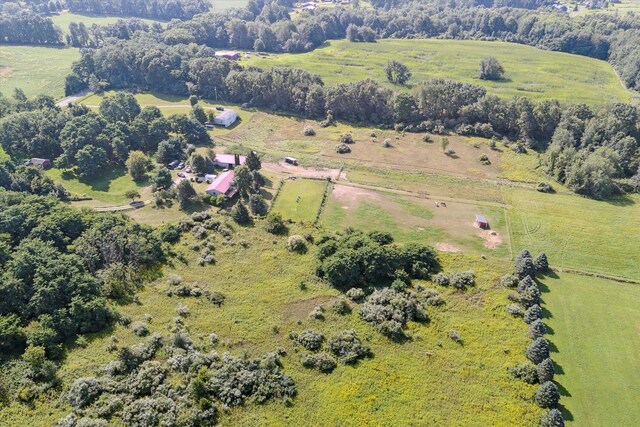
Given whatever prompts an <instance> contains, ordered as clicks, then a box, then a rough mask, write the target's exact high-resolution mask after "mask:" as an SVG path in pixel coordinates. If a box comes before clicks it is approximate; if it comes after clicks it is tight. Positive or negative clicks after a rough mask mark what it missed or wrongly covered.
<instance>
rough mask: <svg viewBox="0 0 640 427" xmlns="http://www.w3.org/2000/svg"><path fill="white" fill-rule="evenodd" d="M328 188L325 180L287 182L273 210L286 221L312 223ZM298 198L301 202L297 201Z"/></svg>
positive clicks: (274, 203)
mask: <svg viewBox="0 0 640 427" xmlns="http://www.w3.org/2000/svg"><path fill="white" fill-rule="evenodd" d="M326 188H327V181H324V180H315V179H296V180H294V181H292V180H289V181H286V182H285V183H284V184H283V186H282V189H281V190H280V193H278V197H277V199H276V200H275V201H274V202H273V207H272V209H271V210H272V211H273V212H277V213H279V214H281V215H282V217H283V218H284V219H290V220H292V221H307V222H312V221H313V220H315V219H316V215H317V214H318V210H319V209H320V204H321V203H322V195H323V194H324V192H325V189H326ZM298 197H299V198H300V200H299V201H297V200H296V199H297V198H298Z"/></svg>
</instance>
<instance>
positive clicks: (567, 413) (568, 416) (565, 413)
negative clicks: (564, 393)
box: [558, 405, 573, 421]
mask: <svg viewBox="0 0 640 427" xmlns="http://www.w3.org/2000/svg"><path fill="white" fill-rule="evenodd" d="M558 409H559V410H560V412H562V418H564V420H565V421H573V414H572V413H571V411H569V410H568V409H567V408H566V407H565V406H564V405H558Z"/></svg>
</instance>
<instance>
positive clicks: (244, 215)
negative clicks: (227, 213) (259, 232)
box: [231, 202, 251, 224]
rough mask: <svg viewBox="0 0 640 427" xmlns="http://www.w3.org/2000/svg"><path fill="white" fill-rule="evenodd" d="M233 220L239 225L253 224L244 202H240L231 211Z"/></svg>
mask: <svg viewBox="0 0 640 427" xmlns="http://www.w3.org/2000/svg"><path fill="white" fill-rule="evenodd" d="M231 218H233V220H234V221H235V222H237V223H238V224H249V223H250V222H251V216H250V215H249V210H248V209H247V207H246V206H245V205H244V204H243V203H242V202H238V203H237V204H236V205H235V206H234V207H233V209H231Z"/></svg>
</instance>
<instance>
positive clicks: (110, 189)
mask: <svg viewBox="0 0 640 427" xmlns="http://www.w3.org/2000/svg"><path fill="white" fill-rule="evenodd" d="M46 175H47V176H48V177H50V178H51V179H53V180H54V181H55V182H60V183H62V185H63V186H64V188H66V189H67V190H68V191H70V192H71V193H73V194H75V195H78V196H80V195H84V196H86V197H91V198H92V199H94V200H95V201H96V202H100V203H99V204H101V205H113V204H122V205H124V204H127V203H129V202H130V201H131V200H130V199H127V198H126V197H125V193H126V192H127V191H129V190H137V191H138V192H139V193H140V195H141V197H142V199H143V200H144V199H145V198H147V199H148V198H149V197H150V196H151V189H150V187H148V184H147V183H141V184H138V183H136V182H134V181H133V179H132V178H131V176H129V174H128V173H127V171H126V169H124V168H121V169H118V170H114V171H111V172H109V173H106V174H104V175H103V176H102V177H100V178H99V179H96V180H92V181H80V180H79V179H78V178H76V177H75V176H73V175H71V176H67V175H66V174H64V173H63V172H62V171H61V170H60V169H49V170H48V171H47V172H46Z"/></svg>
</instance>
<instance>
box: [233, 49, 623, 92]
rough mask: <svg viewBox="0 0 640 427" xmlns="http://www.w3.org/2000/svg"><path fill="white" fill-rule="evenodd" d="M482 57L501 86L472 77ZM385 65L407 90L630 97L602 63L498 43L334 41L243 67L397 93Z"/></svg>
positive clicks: (263, 58)
mask: <svg viewBox="0 0 640 427" xmlns="http://www.w3.org/2000/svg"><path fill="white" fill-rule="evenodd" d="M488 55H491V56H495V57H496V58H498V60H499V61H500V62H501V63H502V64H503V65H504V67H505V69H506V76H505V80H504V81H499V82H492V81H483V80H479V79H478V78H477V77H476V75H477V73H478V68H479V64H480V60H481V59H482V58H483V57H485V56H488ZM390 59H396V60H399V61H401V62H403V63H404V64H406V65H407V66H408V67H409V69H410V70H411V72H412V73H413V77H412V78H411V79H410V80H409V83H408V84H409V85H410V86H411V85H414V84H416V83H418V82H420V81H422V80H426V79H428V78H434V77H441V78H449V79H454V80H460V81H464V82H468V83H473V84H478V85H482V86H484V87H486V88H487V90H488V92H489V93H491V94H494V95H498V96H504V97H511V96H514V95H522V96H528V97H530V98H533V99H558V100H560V101H564V102H584V103H587V104H603V103H606V102H614V101H616V102H617V101H628V100H629V97H630V92H629V91H627V90H626V89H625V88H624V87H623V86H622V84H621V83H620V79H619V78H618V76H617V75H616V73H615V71H614V70H613V67H612V66H611V65H610V64H608V63H607V62H605V61H600V60H596V59H592V58H587V57H584V56H578V55H572V54H568V53H561V52H550V51H545V50H541V49H536V48H534V47H531V46H524V45H519V44H513V43H504V42H485V41H473V40H462V41H460V40H435V39H427V40H379V41H378V42H376V43H351V42H348V41H346V40H338V41H332V42H330V43H329V44H328V45H327V46H325V47H322V48H320V49H316V50H314V51H312V52H309V53H304V54H283V55H267V56H257V55H252V57H251V59H249V60H248V63H249V64H251V65H257V66H260V67H272V66H284V67H294V68H303V69H306V70H308V71H311V72H313V73H317V74H319V75H320V76H322V78H323V79H324V81H325V83H326V84H327V85H336V84H338V83H346V82H354V81H357V80H362V79H366V78H373V79H375V80H378V81H380V82H384V83H385V84H386V85H388V86H389V87H393V88H395V89H397V88H398V87H397V86H392V85H391V84H389V83H387V82H386V77H385V74H384V67H385V65H386V63H387V61H389V60H390ZM246 61H247V60H243V61H242V62H243V63H245V62H246Z"/></svg>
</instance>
